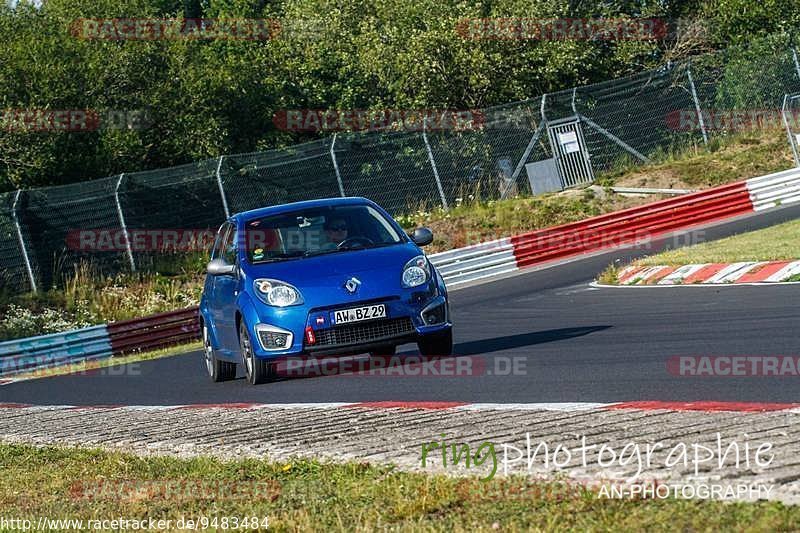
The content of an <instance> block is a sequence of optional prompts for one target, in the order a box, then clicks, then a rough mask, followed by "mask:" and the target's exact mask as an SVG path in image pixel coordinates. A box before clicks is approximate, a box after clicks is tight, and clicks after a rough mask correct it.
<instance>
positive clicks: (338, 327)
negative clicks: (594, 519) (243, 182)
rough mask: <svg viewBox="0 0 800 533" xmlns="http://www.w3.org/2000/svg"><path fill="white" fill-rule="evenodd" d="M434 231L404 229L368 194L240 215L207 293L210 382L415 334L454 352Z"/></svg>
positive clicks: (220, 245)
mask: <svg viewBox="0 0 800 533" xmlns="http://www.w3.org/2000/svg"><path fill="white" fill-rule="evenodd" d="M432 240H433V234H432V233H431V231H430V230H429V229H427V228H418V229H416V230H414V232H413V234H411V235H407V234H406V233H405V232H404V231H403V229H402V228H401V227H400V225H399V224H398V223H397V222H396V221H395V220H394V219H392V217H391V216H390V215H389V214H388V213H387V212H386V211H384V210H383V209H382V208H381V207H379V206H378V205H377V204H375V203H374V202H372V201H370V200H367V199H366V198H336V199H325V200H313V201H308V202H298V203H293V204H286V205H280V206H274V207H267V208H263V209H256V210H253V211H247V212H244V213H239V214H237V215H234V216H232V217H231V218H230V219H228V220H227V221H226V222H225V223H224V224H222V226H221V227H220V228H219V232H218V233H217V237H216V240H215V243H214V247H213V249H212V251H211V261H210V262H209V263H208V268H207V275H206V280H205V286H204V288H203V295H202V298H201V301H200V317H199V318H200V327H201V331H202V336H203V345H204V352H205V363H206V367H207V370H208V374H209V376H210V377H211V379H212V381H224V380H227V379H232V378H234V377H236V365H237V364H240V363H241V364H244V367H245V373H246V375H247V380H248V381H249V382H250V383H251V384H258V383H263V382H265V381H267V380H269V379H270V378H272V377H273V376H274V375H275V373H276V370H277V366H276V365H277V362H278V361H280V360H281V358H286V357H287V356H296V355H303V356H314V355H352V354H357V353H371V354H373V355H378V354H380V355H393V354H394V353H395V351H396V349H397V346H398V345H401V344H404V343H408V342H416V343H417V345H418V346H419V350H420V353H421V354H422V355H425V356H441V355H451V354H452V351H453V334H452V323H451V321H450V311H449V308H448V300H447V289H446V287H445V284H444V281H443V280H442V277H441V276H440V275H439V273H438V272H437V271H436V269H435V268H434V267H433V265H432V264H431V263H430V261H428V259H427V258H426V257H425V255H424V254H423V252H422V250H421V249H420V247H421V246H425V245H426V244H429V243H430V242H431V241H432Z"/></svg>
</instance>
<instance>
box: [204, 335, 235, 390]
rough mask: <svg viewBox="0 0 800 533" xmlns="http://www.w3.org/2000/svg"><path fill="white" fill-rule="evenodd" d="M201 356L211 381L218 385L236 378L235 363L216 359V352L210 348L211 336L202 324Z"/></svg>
mask: <svg viewBox="0 0 800 533" xmlns="http://www.w3.org/2000/svg"><path fill="white" fill-rule="evenodd" d="M203 355H204V358H205V362H206V371H207V372H208V376H209V377H210V378H211V381H213V382H214V383H219V382H220V381H227V380H229V379H233V378H235V377H236V363H230V362H228V361H220V360H219V359H217V351H216V350H215V349H214V347H213V346H211V335H210V334H209V332H208V326H207V325H206V324H203Z"/></svg>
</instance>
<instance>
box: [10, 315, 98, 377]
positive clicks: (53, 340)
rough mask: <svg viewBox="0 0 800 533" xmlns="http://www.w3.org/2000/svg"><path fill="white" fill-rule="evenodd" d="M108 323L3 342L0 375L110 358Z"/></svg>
mask: <svg viewBox="0 0 800 533" xmlns="http://www.w3.org/2000/svg"><path fill="white" fill-rule="evenodd" d="M111 354H112V352H111V340H110V339H109V337H108V332H107V331H106V326H93V327H91V328H85V329H77V330H73V331H67V332H64V333H53V334H51V335H42V336H40V337H31V338H27V339H15V340H11V341H7V342H3V343H0V376H9V375H12V374H18V373H20V372H24V371H29V370H35V369H39V368H48V367H52V366H59V365H64V364H67V363H70V362H77V361H85V360H92V359H101V358H103V357H111Z"/></svg>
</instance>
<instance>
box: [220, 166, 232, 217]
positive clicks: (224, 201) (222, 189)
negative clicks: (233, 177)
mask: <svg viewBox="0 0 800 533" xmlns="http://www.w3.org/2000/svg"><path fill="white" fill-rule="evenodd" d="M224 157H225V156H224V155H221V156H219V163H217V172H216V174H217V186H218V187H219V195H220V196H221V197H222V208H223V209H225V218H230V216H231V212H230V211H229V210H228V199H227V198H225V187H223V186H222V174H220V172H219V171H220V169H221V168H222V158H224Z"/></svg>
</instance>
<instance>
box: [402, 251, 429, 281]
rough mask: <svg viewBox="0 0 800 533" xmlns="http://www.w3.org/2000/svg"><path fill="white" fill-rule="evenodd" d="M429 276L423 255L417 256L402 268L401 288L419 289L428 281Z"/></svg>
mask: <svg viewBox="0 0 800 533" xmlns="http://www.w3.org/2000/svg"><path fill="white" fill-rule="evenodd" d="M430 275H431V272H430V267H429V266H428V260H427V259H426V258H425V256H424V255H418V256H417V257H415V258H414V259H412V260H411V261H409V262H408V263H406V266H404V267H403V287H406V288H409V289H410V288H412V287H419V286H420V285H422V284H423V283H425V282H426V281H428V279H429V278H430Z"/></svg>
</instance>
